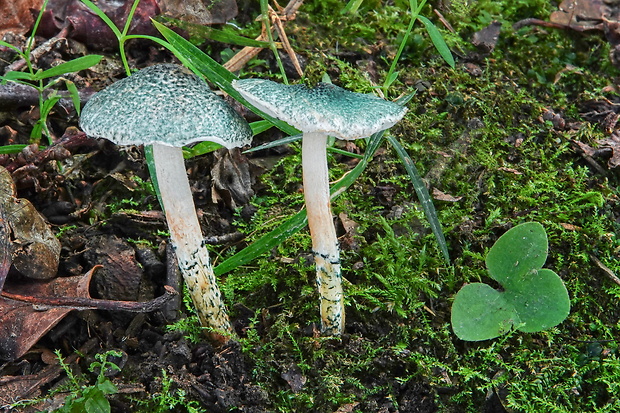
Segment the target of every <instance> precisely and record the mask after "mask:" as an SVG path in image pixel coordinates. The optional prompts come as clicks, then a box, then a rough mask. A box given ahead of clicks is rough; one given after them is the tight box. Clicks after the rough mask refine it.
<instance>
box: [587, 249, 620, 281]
mask: <svg viewBox="0 0 620 413" xmlns="http://www.w3.org/2000/svg"><path fill="white" fill-rule="evenodd" d="M589 255H590V258H592V261H594V263H595V264H596V265H597V266H598V267H599V268H600V269H601V270H603V272H604V273H605V274H607V276H608V277H609V278H611V280H612V281H613V282H615V283H616V284H618V285H620V278H618V276H617V275H616V274H614V272H613V271H612V270H610V269H609V268H608V267H607V266H606V265H605V264H603V263H602V262H601V260H599V259H598V258H596V257H595V256H594V255H593V254H589Z"/></svg>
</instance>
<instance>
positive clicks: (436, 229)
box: [386, 136, 450, 265]
mask: <svg viewBox="0 0 620 413" xmlns="http://www.w3.org/2000/svg"><path fill="white" fill-rule="evenodd" d="M386 139H387V141H388V142H390V144H391V145H392V147H393V148H394V150H395V151H396V153H397V154H398V157H399V158H400V161H401V163H402V164H403V166H404V167H405V170H406V171H407V174H408V175H409V179H410V180H411V183H412V184H413V188H414V189H415V192H416V194H417V195H418V199H419V200H420V204H421V205H422V210H423V211H424V215H426V219H427V220H428V222H429V224H430V226H431V229H432V230H433V234H434V235H435V239H436V240H437V243H438V244H439V249H440V250H441V253H442V254H443V257H444V259H445V260H446V263H447V264H448V265H449V264H450V254H449V253H448V246H447V244H446V239H445V237H444V235H443V231H442V230H441V224H440V223H439V218H437V211H436V210H435V205H433V200H432V199H431V196H430V194H429V193H428V190H427V189H426V185H424V181H422V178H421V177H420V174H419V173H418V169H417V168H416V167H415V164H414V163H413V160H412V159H411V157H410V156H409V154H408V153H407V151H405V148H403V146H402V145H401V144H400V142H399V141H398V140H397V139H396V138H394V137H393V136H388V137H387V138H386Z"/></svg>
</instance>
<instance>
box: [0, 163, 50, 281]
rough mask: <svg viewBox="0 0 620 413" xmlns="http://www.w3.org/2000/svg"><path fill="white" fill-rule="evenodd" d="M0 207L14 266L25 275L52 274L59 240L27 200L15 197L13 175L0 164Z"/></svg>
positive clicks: (38, 276)
mask: <svg viewBox="0 0 620 413" xmlns="http://www.w3.org/2000/svg"><path fill="white" fill-rule="evenodd" d="M0 208H2V209H3V211H4V213H5V215H6V224H7V226H8V228H9V231H10V233H11V235H10V240H11V242H10V246H11V258H12V262H13V267H14V268H15V269H16V270H17V271H19V272H20V273H21V274H22V275H24V276H25V277H28V278H34V279H38V280H47V279H50V278H52V277H54V276H55V275H56V273H57V272H58V263H59V260H60V248H61V245H60V241H58V239H57V238H56V236H55V235H54V233H53V232H52V230H51V229H50V227H49V225H48V224H47V222H46V221H45V219H44V218H43V216H42V215H41V214H40V213H39V212H38V211H37V210H36V208H35V207H34V206H33V205H32V204H31V203H30V201H28V200H26V199H18V198H16V197H15V185H14V184H13V179H12V178H11V174H10V173H9V172H8V171H7V170H6V169H5V168H3V167H0Z"/></svg>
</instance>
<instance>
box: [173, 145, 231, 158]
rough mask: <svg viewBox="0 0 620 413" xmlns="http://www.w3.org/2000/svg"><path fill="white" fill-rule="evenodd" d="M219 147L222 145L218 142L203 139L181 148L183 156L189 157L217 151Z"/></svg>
mask: <svg viewBox="0 0 620 413" xmlns="http://www.w3.org/2000/svg"><path fill="white" fill-rule="evenodd" d="M220 148H223V146H222V145H220V144H219V143H215V142H210V141H203V142H200V143H197V144H196V145H194V146H192V147H191V148H183V158H184V159H190V158H193V157H195V156H200V155H204V154H206V153H211V152H214V151H217V150H218V149H220Z"/></svg>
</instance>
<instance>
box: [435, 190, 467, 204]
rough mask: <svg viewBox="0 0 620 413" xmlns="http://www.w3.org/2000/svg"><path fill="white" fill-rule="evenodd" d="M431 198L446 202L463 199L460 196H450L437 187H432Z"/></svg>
mask: <svg viewBox="0 0 620 413" xmlns="http://www.w3.org/2000/svg"><path fill="white" fill-rule="evenodd" d="M433 198H435V199H436V200H438V201H446V202H458V201H460V200H461V199H463V197H462V196H452V195H450V194H446V193H445V192H442V191H440V190H439V189H437V188H433Z"/></svg>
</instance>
